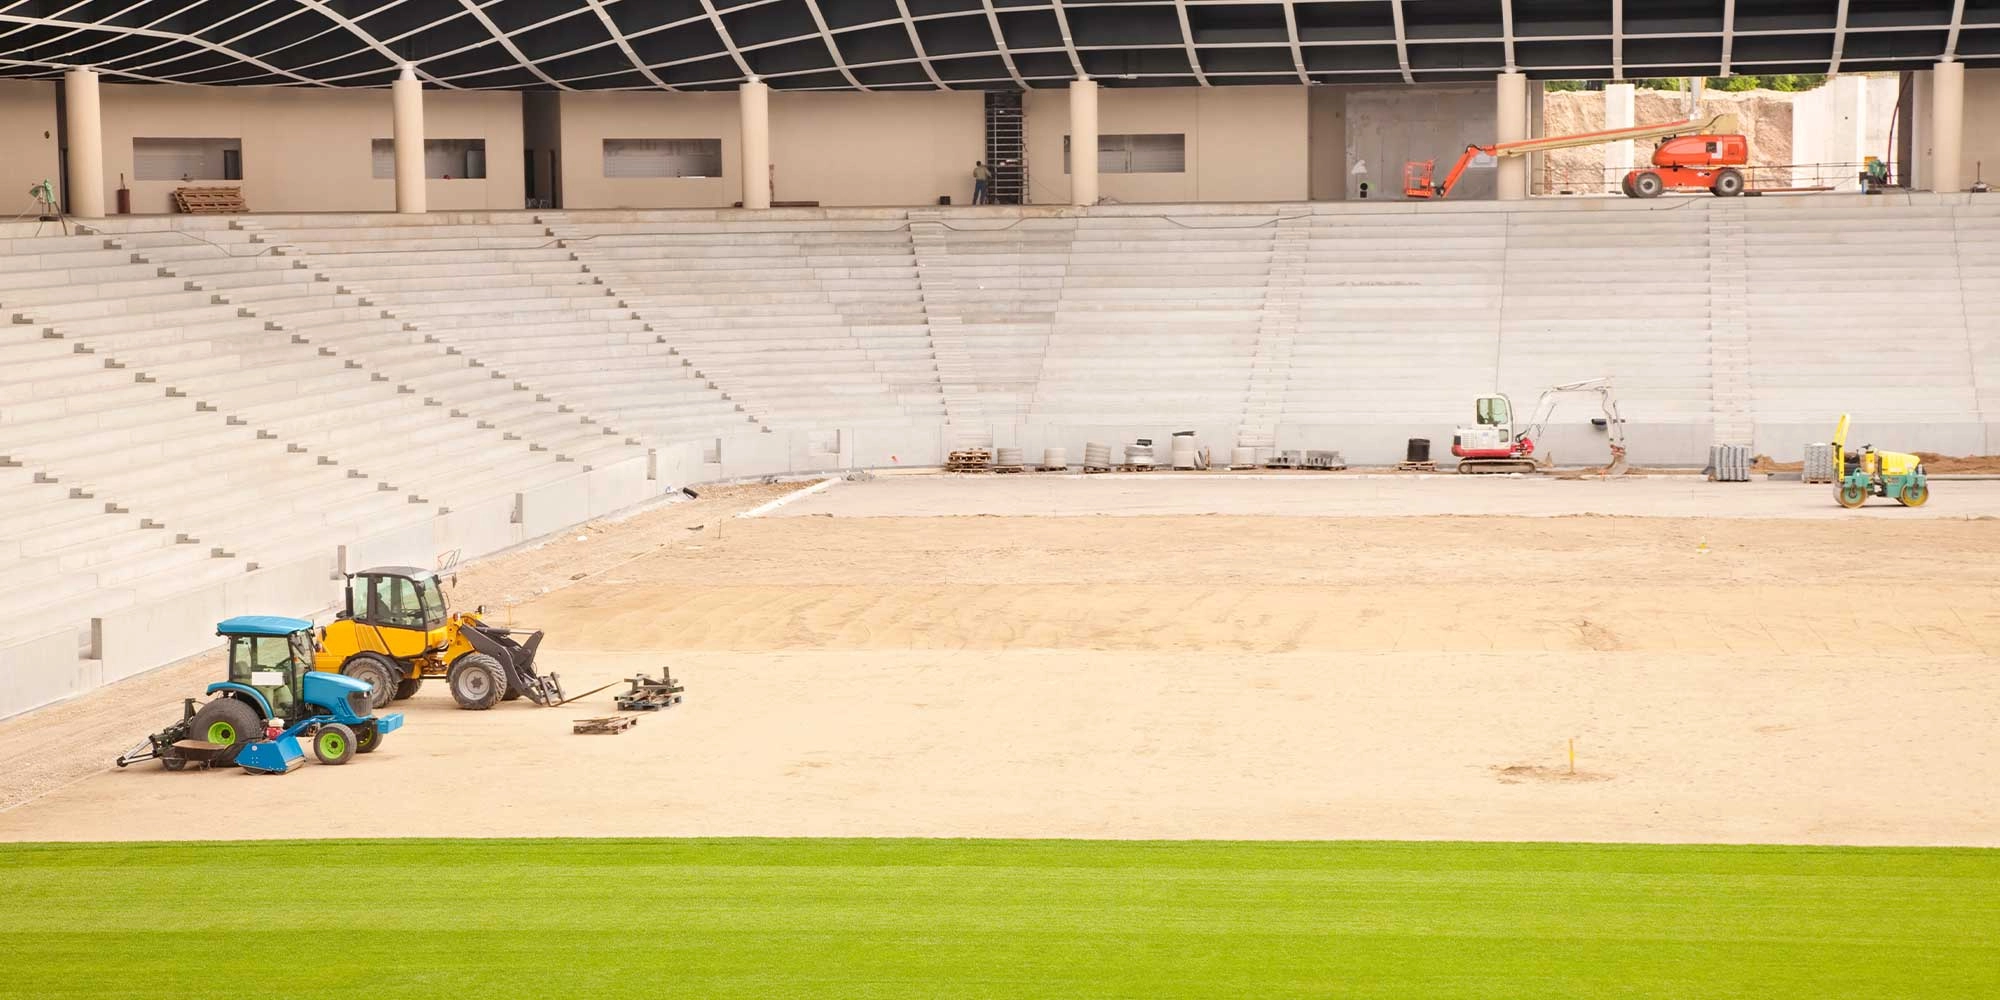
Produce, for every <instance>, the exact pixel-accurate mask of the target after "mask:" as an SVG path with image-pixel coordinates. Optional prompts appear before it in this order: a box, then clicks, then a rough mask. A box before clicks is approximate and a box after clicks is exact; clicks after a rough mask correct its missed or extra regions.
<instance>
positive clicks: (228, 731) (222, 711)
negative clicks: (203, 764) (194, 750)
mask: <svg viewBox="0 0 2000 1000" xmlns="http://www.w3.org/2000/svg"><path fill="white" fill-rule="evenodd" d="M188 736H189V737H191V738H193V739H197V740H206V741H208V742H210V743H221V744H223V745H225V746H227V747H229V749H227V750H225V751H223V752H222V753H221V754H219V755H218V756H217V757H216V758H215V766H217V767H228V766H229V765H231V764H234V763H236V754H237V752H238V751H239V750H241V749H243V744H245V743H248V742H250V741H251V740H261V739H263V738H264V720H263V719H260V718H258V717H257V710H256V709H254V708H251V707H250V706H249V705H247V704H245V703H243V702H241V701H238V700H236V699H235V698H217V699H215V700H214V701H211V702H209V703H208V704H206V705H203V706H201V711H199V712H196V713H194V720H193V721H192V722H189V723H188Z"/></svg>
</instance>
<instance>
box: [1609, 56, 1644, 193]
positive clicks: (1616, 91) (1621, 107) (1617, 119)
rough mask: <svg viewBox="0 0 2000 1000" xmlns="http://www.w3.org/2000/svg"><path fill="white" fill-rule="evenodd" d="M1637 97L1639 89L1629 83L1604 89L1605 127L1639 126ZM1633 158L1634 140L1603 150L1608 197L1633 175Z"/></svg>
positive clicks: (1615, 143)
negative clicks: (1628, 176) (1626, 178)
mask: <svg viewBox="0 0 2000 1000" xmlns="http://www.w3.org/2000/svg"><path fill="white" fill-rule="evenodd" d="M1637 107H1638V97H1637V92H1636V89H1635V88H1634V87H1633V86H1632V85H1631V84H1629V83H1607V84H1605V85H1604V127H1605V128H1607V129H1614V128H1631V127H1632V126H1634V125H1637V124H1638V119H1637V117H1635V116H1636V114H1637V111H1636V109H1637ZM1633 158H1634V152H1633V145H1632V140H1630V139H1620V140H1618V141H1617V142H1614V143H1611V144H1609V145H1607V146H1605V147H1604V179H1605V182H1606V183H1607V184H1609V185H1610V186H1609V187H1607V188H1605V191H1606V193H1609V192H1612V191H1616V190H1618V182H1619V181H1620V180H1623V179H1624V177H1625V175H1626V174H1628V173H1631V172H1632V163H1633Z"/></svg>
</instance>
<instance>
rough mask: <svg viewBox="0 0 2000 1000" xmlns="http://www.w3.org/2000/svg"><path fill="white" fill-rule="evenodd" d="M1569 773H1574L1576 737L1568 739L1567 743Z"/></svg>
mask: <svg viewBox="0 0 2000 1000" xmlns="http://www.w3.org/2000/svg"><path fill="white" fill-rule="evenodd" d="M1569 773H1571V774H1575V773H1576V737H1574V736H1572V737H1570V741H1569Z"/></svg>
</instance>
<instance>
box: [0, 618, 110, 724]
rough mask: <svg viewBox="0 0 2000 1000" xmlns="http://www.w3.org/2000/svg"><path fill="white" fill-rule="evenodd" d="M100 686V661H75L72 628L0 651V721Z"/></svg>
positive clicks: (75, 635)
mask: <svg viewBox="0 0 2000 1000" xmlns="http://www.w3.org/2000/svg"><path fill="white" fill-rule="evenodd" d="M102 683H104V678H103V673H102V670H101V665H100V664H99V662H98V661H96V660H83V659H78V658H77V634H76V630H75V629H59V630H57V631H54V632H50V633H47V634H45V635H40V636H36V637H35V638H32V639H25V640H22V641H20V642H17V643H14V644H13V645H10V646H7V647H5V648H4V649H0V719H4V718H6V717H7V716H10V715H17V714H19V713H21V712H25V711H27V710H29V709H31V708H37V707H39V706H42V705H46V704H48V703H50V702H53V701H60V700H62V699H64V698H68V697H70V696H72V695H78V694H82V693H83V692H85V691H88V690H90V689H91V688H94V687H97V686H98V685H99V684H102Z"/></svg>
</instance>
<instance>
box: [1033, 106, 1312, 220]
mask: <svg viewBox="0 0 2000 1000" xmlns="http://www.w3.org/2000/svg"><path fill="white" fill-rule="evenodd" d="M1097 100H1098V105H1097V129H1098V132H1099V133H1100V134H1102V135H1124V134H1133V133H1174V132H1179V133H1181V134H1183V135H1185V136H1187V145H1186V151H1187V170H1186V172H1184V173H1178V174H1104V175H1102V176H1101V177H1100V178H1099V179H1098V188H1099V193H1100V194H1101V195H1102V196H1103V197H1105V198H1109V199H1115V200H1117V201H1123V202H1172V201H1303V200H1305V199H1306V197H1307V194H1308V175H1309V167H1308V161H1309V159H1310V157H1309V153H1308V150H1307V140H1306V136H1307V125H1306V117H1307V115H1306V88H1304V87H1213V88H1198V87H1175V88H1126V89H1121V88H1117V87H1104V88H1101V89H1100V90H1099V91H1098V98H1097ZM1026 105H1027V118H1028V193H1029V200H1031V201H1034V202H1037V203H1041V204H1050V203H1054V204H1060V203H1063V202H1066V201H1068V200H1069V175H1067V174H1065V173H1063V156H1062V149H1063V136H1064V135H1065V134H1067V133H1068V131H1069V92H1068V90H1066V89H1062V88H1057V89H1050V90H1033V91H1029V92H1028V95H1027V102H1026Z"/></svg>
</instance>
